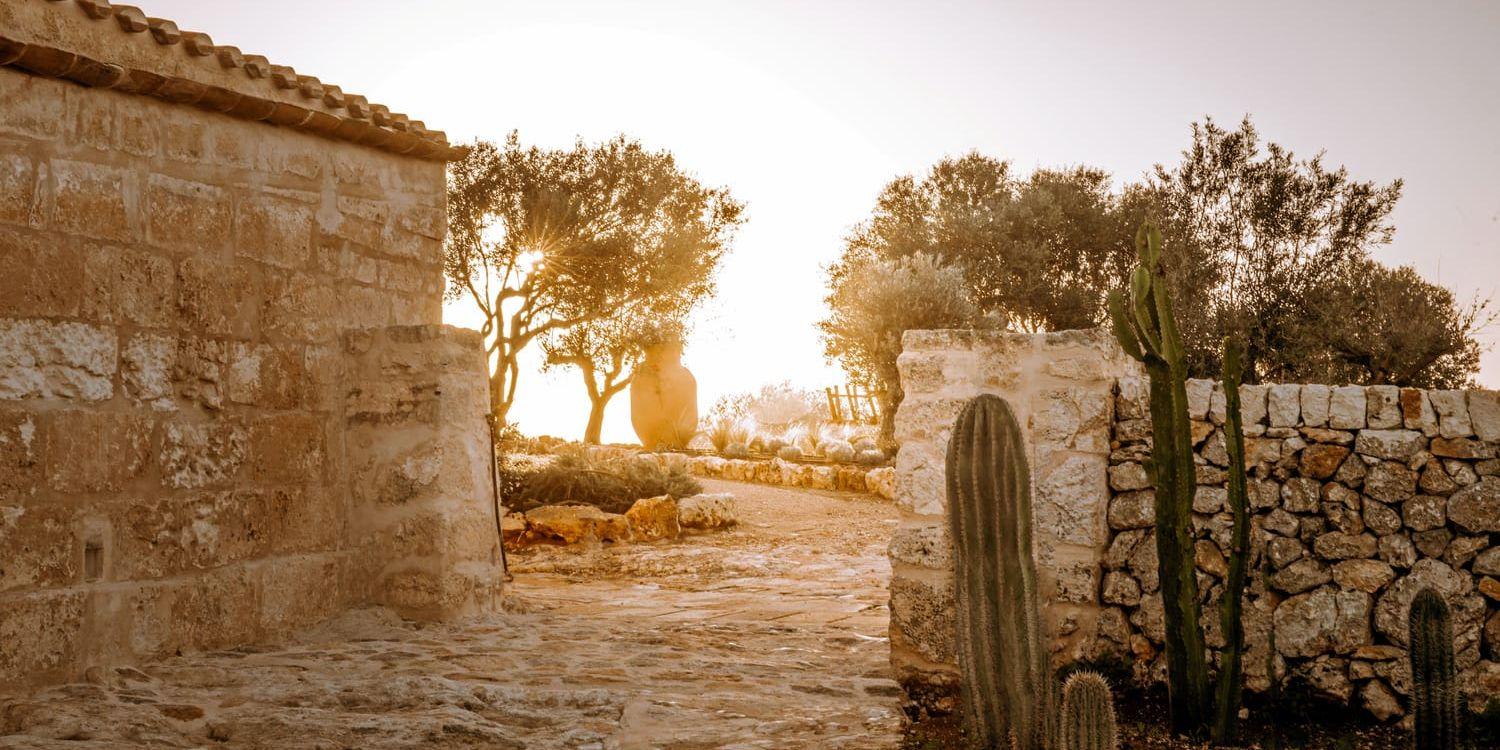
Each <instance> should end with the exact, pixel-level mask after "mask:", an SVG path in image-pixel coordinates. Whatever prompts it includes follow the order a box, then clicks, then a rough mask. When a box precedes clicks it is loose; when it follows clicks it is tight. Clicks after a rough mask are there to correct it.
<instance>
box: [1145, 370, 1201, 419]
mask: <svg viewBox="0 0 1500 750" xmlns="http://www.w3.org/2000/svg"><path fill="white" fill-rule="evenodd" d="M1213 393H1214V381H1212V380H1204V379H1202V378H1192V379H1190V380H1188V381H1187V407H1188V419H1196V420H1199V421H1204V420H1207V419H1208V408H1209V402H1210V401H1212V399H1213ZM1142 416H1143V417H1144V416H1146V413H1143V414H1142Z"/></svg>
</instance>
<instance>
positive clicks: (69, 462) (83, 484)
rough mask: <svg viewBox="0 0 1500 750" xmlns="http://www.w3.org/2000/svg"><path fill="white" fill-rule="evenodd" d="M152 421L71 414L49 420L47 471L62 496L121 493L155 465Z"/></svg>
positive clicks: (114, 415)
mask: <svg viewBox="0 0 1500 750" xmlns="http://www.w3.org/2000/svg"><path fill="white" fill-rule="evenodd" d="M152 428H153V420H152V419H151V417H149V416H146V415H142V414H132V413H117V412H103V411H92V410H87V411H86V410H82V409H77V410H68V411H60V412H55V413H53V414H50V415H48V418H47V421H46V434H45V436H44V442H43V452H44V458H43V465H44V466H46V467H47V478H48V483H49V484H50V485H51V486H52V488H53V489H55V490H57V491H58V492H66V493H80V492H117V491H119V490H122V489H124V488H125V487H126V485H127V484H128V483H129V482H130V481H131V480H133V479H135V478H136V477H138V476H141V475H142V474H143V473H144V472H145V471H146V470H147V469H148V468H149V467H150V465H151V434H152Z"/></svg>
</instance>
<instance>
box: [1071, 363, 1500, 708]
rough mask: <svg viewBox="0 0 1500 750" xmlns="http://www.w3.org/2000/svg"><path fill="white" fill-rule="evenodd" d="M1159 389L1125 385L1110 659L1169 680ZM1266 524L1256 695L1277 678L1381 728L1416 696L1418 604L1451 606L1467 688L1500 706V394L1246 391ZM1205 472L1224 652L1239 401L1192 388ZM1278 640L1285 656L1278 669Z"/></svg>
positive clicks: (1111, 564) (1254, 628)
mask: <svg viewBox="0 0 1500 750" xmlns="http://www.w3.org/2000/svg"><path fill="white" fill-rule="evenodd" d="M1146 385H1147V384H1146V383H1145V382H1144V380H1142V379H1138V378H1125V379H1121V380H1120V382H1119V389H1118V393H1117V398H1116V413H1115V421H1114V440H1113V441H1112V444H1111V453H1110V467H1109V484H1110V490H1111V495H1112V496H1111V500H1110V504H1109V511H1108V520H1109V526H1110V529H1111V540H1110V543H1109V546H1108V548H1107V551H1106V553H1105V555H1104V560H1103V565H1104V569H1105V573H1104V577H1103V582H1102V585H1101V592H1100V601H1101V604H1102V605H1103V606H1104V607H1105V609H1104V610H1103V611H1102V612H1101V615H1100V626H1099V635H1100V641H1099V645H1100V646H1101V647H1102V648H1103V650H1105V651H1109V650H1114V651H1116V652H1119V653H1127V654H1129V655H1131V656H1132V657H1133V663H1134V664H1135V667H1136V675H1137V678H1138V679H1140V680H1143V681H1147V680H1160V679H1161V678H1162V675H1163V669H1164V666H1163V662H1162V658H1161V648H1162V636H1163V632H1162V629H1163V622H1162V605H1161V598H1160V595H1159V592H1158V586H1157V585H1158V581H1157V577H1158V576H1157V558H1156V544H1155V539H1154V533H1155V532H1154V531H1153V529H1152V526H1153V519H1154V516H1153V508H1154V500H1155V497H1154V492H1153V490H1152V488H1151V481H1150V479H1149V477H1148V475H1147V471H1146V469H1145V466H1144V461H1145V460H1146V459H1147V458H1148V457H1149V455H1150V442H1151V437H1150V435H1151V433H1150V421H1149V412H1148V409H1147V399H1146ZM1240 398H1241V401H1242V412H1243V417H1244V424H1245V442H1246V463H1247V468H1248V471H1249V499H1250V506H1251V513H1252V519H1253V530H1252V534H1251V545H1252V550H1251V554H1252V560H1251V570H1252V571H1261V574H1260V575H1252V576H1251V584H1250V587H1249V591H1248V593H1247V600H1246V602H1245V608H1244V612H1245V615H1244V616H1245V618H1246V622H1245V633H1246V639H1247V649H1248V654H1247V659H1246V667H1247V669H1246V671H1247V686H1248V687H1249V688H1250V689H1251V690H1264V689H1265V688H1266V687H1267V686H1268V684H1269V679H1268V677H1267V670H1266V667H1267V662H1268V659H1267V656H1268V655H1269V656H1271V661H1273V662H1274V665H1275V668H1276V671H1277V674H1278V675H1280V676H1281V677H1282V678H1283V679H1285V678H1287V677H1288V676H1290V677H1293V678H1299V679H1301V680H1305V681H1306V683H1307V684H1308V685H1309V686H1310V687H1311V688H1312V689H1313V690H1314V691H1315V692H1317V693H1318V694H1321V695H1322V696H1324V697H1327V698H1331V699H1334V700H1338V701H1343V702H1348V703H1352V704H1357V705H1360V706H1363V707H1364V708H1366V709H1367V710H1369V711H1370V712H1371V713H1373V714H1374V715H1375V716H1377V717H1379V718H1381V719H1389V718H1392V717H1396V716H1400V715H1402V714H1403V713H1404V710H1405V709H1404V708H1403V697H1404V696H1407V695H1409V693H1410V684H1409V681H1410V677H1409V674H1408V670H1407V665H1406V660H1405V658H1404V655H1405V646H1406V639H1407V635H1406V612H1407V608H1408V606H1409V604H1410V602H1411V600H1412V598H1413V597H1414V596H1415V595H1416V593H1417V591H1419V590H1421V589H1422V588H1425V587H1432V588H1435V589H1436V590H1438V591H1439V592H1440V593H1442V595H1443V596H1444V598H1445V599H1447V601H1448V603H1449V605H1450V606H1451V607H1452V608H1453V613H1454V627H1455V635H1456V637H1457V643H1456V644H1455V646H1456V649H1455V650H1456V652H1457V661H1458V667H1459V669H1460V672H1461V674H1460V682H1461V684H1462V686H1463V688H1464V691H1465V693H1466V695H1468V696H1469V697H1470V698H1471V699H1472V700H1474V701H1475V703H1476V708H1479V707H1482V705H1483V702H1484V700H1485V699H1486V698H1487V697H1488V696H1491V695H1500V457H1497V454H1500V393H1497V392H1494V391H1457V390H1434V391H1424V390H1419V389H1411V388H1397V387H1394V386H1368V387H1365V386H1345V387H1330V386H1325V385H1247V386H1243V387H1242V389H1241V392H1240ZM1188 402H1189V416H1190V417H1191V419H1192V428H1193V433H1192V434H1193V444H1194V450H1195V453H1196V456H1195V460H1196V463H1197V466H1198V491H1197V494H1196V496H1195V499H1194V503H1193V511H1194V514H1193V520H1194V528H1195V530H1196V537H1197V541H1196V560H1197V567H1198V578H1199V587H1200V590H1201V591H1202V594H1203V600H1204V603H1205V617H1204V621H1203V622H1204V629H1205V634H1206V638H1207V641H1208V643H1209V645H1210V646H1211V647H1213V648H1215V649H1218V648H1222V647H1223V645H1224V640H1223V634H1222V633H1221V632H1220V627H1219V623H1218V619H1217V616H1216V614H1217V609H1216V607H1217V602H1218V599H1219V597H1220V594H1221V592H1222V588H1223V579H1224V576H1225V575H1226V572H1227V568H1228V566H1227V553H1228V550H1229V538H1230V530H1231V528H1232V525H1233V519H1232V517H1231V514H1230V512H1229V510H1228V508H1226V507H1225V503H1226V489H1225V484H1226V480H1227V474H1226V468H1227V465H1228V456H1227V454H1226V451H1225V442H1224V431H1223V425H1224V416H1225V399H1224V394H1223V392H1222V390H1221V389H1220V388H1219V387H1218V385H1217V384H1215V383H1214V382H1212V381H1208V380H1194V381H1189V383H1188ZM1273 628H1274V631H1275V639H1274V640H1275V648H1276V653H1275V654H1274V655H1270V654H1268V650H1269V643H1270V640H1271V639H1270V638H1269V637H1268V635H1269V634H1270V632H1271V630H1272V629H1273Z"/></svg>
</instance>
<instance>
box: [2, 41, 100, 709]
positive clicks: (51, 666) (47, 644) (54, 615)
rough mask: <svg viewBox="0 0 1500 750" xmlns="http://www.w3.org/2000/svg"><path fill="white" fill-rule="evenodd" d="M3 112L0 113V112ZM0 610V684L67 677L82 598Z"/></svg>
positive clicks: (6, 602)
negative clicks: (0, 612) (3, 614)
mask: <svg viewBox="0 0 1500 750" xmlns="http://www.w3.org/2000/svg"><path fill="white" fill-rule="evenodd" d="M0 72H7V71H4V70H0ZM5 109H8V108H7V107H0V112H3V111H4V110H5ZM3 116H4V115H0V117H3ZM0 609H3V611H4V612H5V616H4V617H0V644H5V645H4V646H3V647H0V684H6V685H17V684H25V683H36V682H50V681H57V680H62V679H66V678H67V677H70V676H72V673H73V672H74V665H75V662H76V659H77V657H78V655H79V653H80V652H81V651H82V649H83V645H82V644H81V643H80V642H79V641H80V638H81V635H82V631H83V622H84V615H85V599H84V595H83V594H82V593H80V592H79V591H77V590H65V591H49V592H42V593H36V594H11V595H6V596H4V597H0ZM21 644H25V646H24V647H21Z"/></svg>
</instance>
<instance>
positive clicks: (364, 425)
mask: <svg viewBox="0 0 1500 750" xmlns="http://www.w3.org/2000/svg"><path fill="white" fill-rule="evenodd" d="M344 351H345V355H346V361H347V363H346V366H347V368H348V369H347V373H348V374H347V382H348V397H347V400H346V404H345V411H344V421H345V432H344V441H345V446H344V447H345V451H346V453H347V456H348V476H349V489H350V503H351V507H350V513H349V518H350V522H349V523H350V528H349V535H350V546H351V547H353V548H355V549H357V550H359V552H358V557H359V563H358V567H359V568H360V569H361V573H362V574H361V575H359V576H358V579H359V580H360V581H361V583H362V585H365V586H368V587H370V590H368V591H367V592H366V595H365V596H364V597H363V599H364V600H365V601H369V602H372V603H375V604H382V605H385V606H388V607H391V608H392V609H394V610H396V611H397V612H399V613H400V614H401V615H402V616H404V617H408V618H414V619H426V620H441V619H451V618H454V617H460V616H463V615H467V614H472V613H475V612H479V611H485V610H491V609H493V608H494V607H495V605H496V603H497V602H498V600H499V597H500V594H501V587H502V585H503V584H502V581H503V579H504V569H503V567H502V566H501V558H500V546H499V542H500V539H499V536H498V533H497V531H496V524H495V512H496V509H495V503H494V496H493V489H492V485H491V476H490V472H491V471H492V467H493V463H492V459H491V458H490V450H491V448H490V442H489V428H488V425H487V423H486V422H485V415H486V414H487V412H488V408H489V404H488V401H487V395H486V390H485V388H486V383H487V380H486V378H485V376H484V374H485V362H484V346H483V341H482V339H481V338H480V336H479V333H478V332H477V331H472V330H469V329H464V328H455V327H452V326H437V325H420V326H395V327H391V328H382V329H368V330H360V331H353V332H350V333H347V334H345V336H344Z"/></svg>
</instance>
